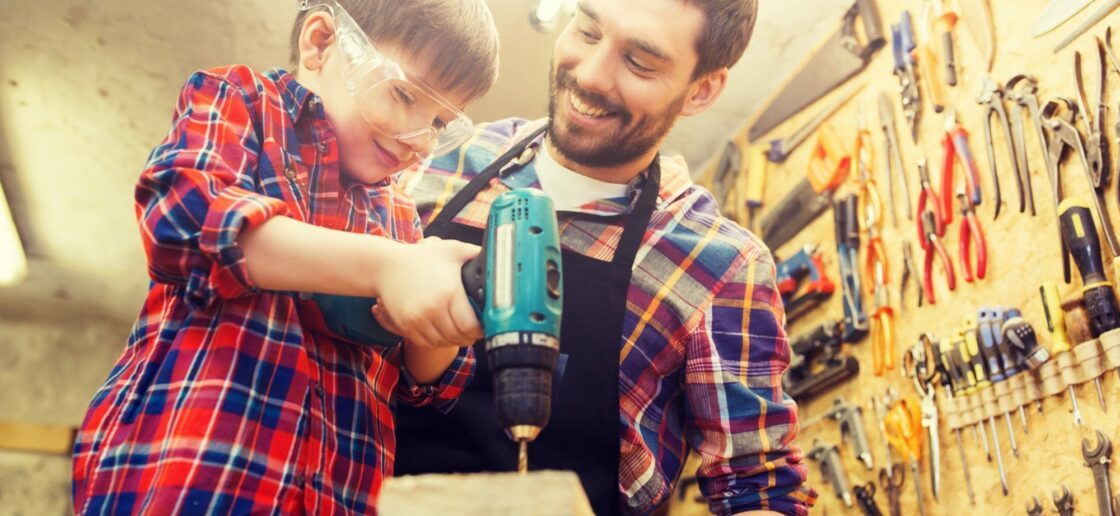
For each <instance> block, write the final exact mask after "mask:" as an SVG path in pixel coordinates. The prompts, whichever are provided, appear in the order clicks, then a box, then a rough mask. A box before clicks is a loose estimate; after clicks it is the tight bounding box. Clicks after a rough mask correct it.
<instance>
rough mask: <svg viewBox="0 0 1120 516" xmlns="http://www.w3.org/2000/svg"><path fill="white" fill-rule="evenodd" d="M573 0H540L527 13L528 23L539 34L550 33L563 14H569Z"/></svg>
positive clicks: (573, 3)
mask: <svg viewBox="0 0 1120 516" xmlns="http://www.w3.org/2000/svg"><path fill="white" fill-rule="evenodd" d="M574 5H575V0H540V1H538V2H537V7H536V8H534V9H533V11H532V12H531V13H529V21H530V22H531V23H532V24H533V27H534V28H536V29H537V30H539V31H541V32H552V29H555V28H556V25H557V22H558V21H559V20H560V18H562V17H563V15H564V14H566V13H568V12H571V10H572V7H573V6H574Z"/></svg>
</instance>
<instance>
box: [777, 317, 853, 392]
mask: <svg viewBox="0 0 1120 516" xmlns="http://www.w3.org/2000/svg"><path fill="white" fill-rule="evenodd" d="M842 343H843V341H842V340H841V333H840V321H826V322H824V323H822V324H821V325H820V326H817V327H816V328H814V329H813V330H812V331H810V332H808V333H803V334H800V335H796V336H794V337H793V338H791V339H790V346H789V347H790V352H791V353H790V363H789V369H788V370H787V371H786V374H785V376H783V377H782V388H783V389H785V391H786V393H787V394H789V395H790V397H792V398H793V399H795V400H798V401H802V402H804V401H807V400H809V399H812V398H813V397H816V396H818V395H820V394H821V393H824V392H826V391H828V390H829V389H832V388H833V387H835V386H836V385H838V384H840V383H841V382H843V381H845V380H848V379H850V378H853V377H855V376H856V374H858V373H859V362H858V361H857V360H856V359H855V357H852V356H851V355H848V354H845V353H843V351H842V346H841V344H842Z"/></svg>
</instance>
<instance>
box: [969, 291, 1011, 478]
mask: <svg viewBox="0 0 1120 516" xmlns="http://www.w3.org/2000/svg"><path fill="white" fill-rule="evenodd" d="M977 320H978V321H979V322H980V343H981V345H982V347H981V349H980V351H981V353H983V355H984V361H985V362H987V364H988V378H989V379H990V380H991V381H992V384H993V387H994V385H995V384H1002V383H1003V382H1004V381H1005V380H1007V377H1008V375H1007V373H1006V370H1005V368H1004V364H1006V363H1007V362H1006V361H1003V360H1002V357H1001V356H1000V352H999V342H998V340H997V335H998V336H999V338H1002V336H1003V334H1001V333H999V329H1000V327H1002V326H1003V310H1002V309H1000V308H981V309H980V311H979V312H978V313H977ZM997 398H998V395H997ZM1003 422H1004V423H1006V424H1007V438H1008V441H1009V442H1010V444H1011V453H1012V454H1014V455H1015V456H1016V457H1018V456H1019V446H1018V444H1017V443H1016V442H1015V431H1014V429H1012V428H1011V414H1009V413H1008V412H1007V411H1006V410H1004V412H1003Z"/></svg>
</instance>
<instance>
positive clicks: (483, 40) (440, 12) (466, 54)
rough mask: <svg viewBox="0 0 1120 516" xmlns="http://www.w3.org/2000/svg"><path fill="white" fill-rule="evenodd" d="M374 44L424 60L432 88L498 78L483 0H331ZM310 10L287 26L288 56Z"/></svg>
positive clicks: (471, 96)
mask: <svg viewBox="0 0 1120 516" xmlns="http://www.w3.org/2000/svg"><path fill="white" fill-rule="evenodd" d="M337 2H338V3H339V5H341V6H342V8H343V9H346V12H348V13H350V16H351V17H352V18H354V21H355V22H357V23H358V26H359V27H361V28H362V30H364V31H365V32H366V34H367V35H369V39H370V40H371V41H373V43H374V44H375V45H377V44H381V45H392V46H394V47H396V48H397V49H398V50H400V51H401V52H404V53H406V54H408V55H410V56H414V57H415V58H416V60H417V61H418V62H421V63H424V64H426V65H427V66H428V70H427V72H428V75H427V80H428V81H430V82H431V83H432V84H430V86H432V87H433V88H436V89H437V90H441V91H446V92H455V93H458V94H461V95H464V96H465V98H466V100H467V101H471V100H475V99H477V98H478V97H481V96H482V95H483V94H484V93H486V92H487V91H488V90H489V89H490V87H491V86H493V85H494V82H495V81H496V80H497V79H498V29H497V27H496V26H495V25H494V18H493V16H492V15H491V14H490V9H489V8H488V7H487V6H486V3H485V2H484V0H337ZM311 12H312V11H301V12H300V13H299V16H297V17H296V21H295V24H294V25H293V26H292V35H291V56H290V58H291V61H292V63H293V64H295V63H297V62H298V61H299V35H300V33H301V32H302V31H303V23H304V21H306V20H307V17H308V15H310V13H311Z"/></svg>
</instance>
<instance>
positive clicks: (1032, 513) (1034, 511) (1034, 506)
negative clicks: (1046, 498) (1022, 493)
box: [1027, 496, 1042, 516]
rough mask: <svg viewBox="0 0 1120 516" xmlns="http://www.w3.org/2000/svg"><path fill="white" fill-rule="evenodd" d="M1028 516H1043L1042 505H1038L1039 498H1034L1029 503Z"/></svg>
mask: <svg viewBox="0 0 1120 516" xmlns="http://www.w3.org/2000/svg"><path fill="white" fill-rule="evenodd" d="M1027 516H1042V504H1040V503H1038V497H1037V496H1032V497H1031V501H1029V502H1027Z"/></svg>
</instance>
